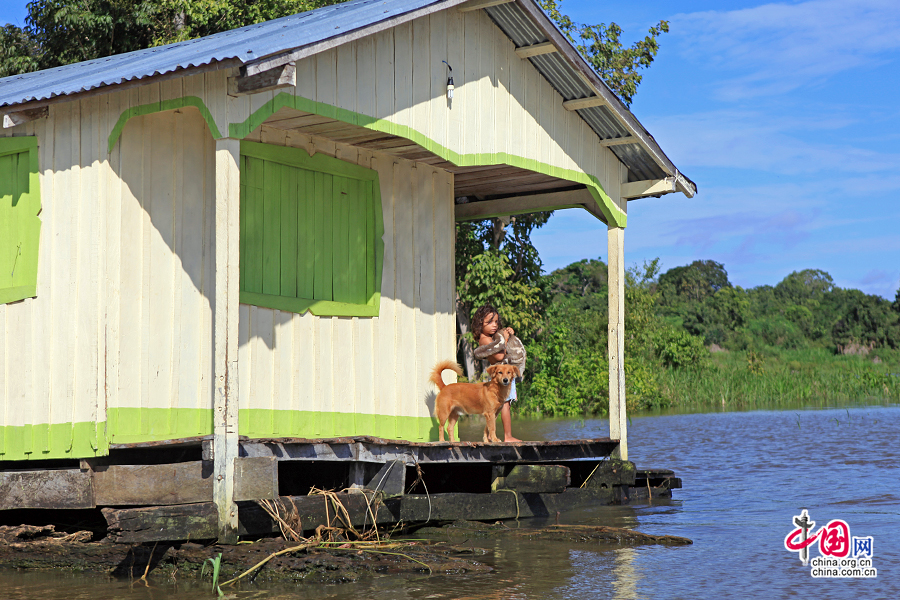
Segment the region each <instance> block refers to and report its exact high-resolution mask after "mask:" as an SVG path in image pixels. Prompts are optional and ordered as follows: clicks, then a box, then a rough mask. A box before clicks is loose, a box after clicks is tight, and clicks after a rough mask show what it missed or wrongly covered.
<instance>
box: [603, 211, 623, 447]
mask: <svg viewBox="0 0 900 600" xmlns="http://www.w3.org/2000/svg"><path fill="white" fill-rule="evenodd" d="M606 241H607V248H608V251H609V264H608V265H607V269H608V273H609V274H608V281H609V337H608V340H607V344H608V346H607V347H608V355H609V437H611V438H612V439H614V440H619V447H618V449H616V450H614V451H613V456H614V457H615V458H620V459H622V460H628V440H627V437H628V436H627V432H626V423H627V415H626V412H625V229H624V228H622V227H612V226H611V227H609V229H608V231H607V235H606Z"/></svg>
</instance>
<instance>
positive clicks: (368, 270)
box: [240, 141, 384, 317]
mask: <svg viewBox="0 0 900 600" xmlns="http://www.w3.org/2000/svg"><path fill="white" fill-rule="evenodd" d="M240 227H241V282H240V302H241V303H242V304H251V305H254V306H262V307H266V308H271V309H275V310H283V311H288V312H294V313H298V314H303V313H305V312H306V311H309V312H311V313H312V314H314V315H317V316H340V317H377V316H378V311H379V309H380V307H381V280H382V271H383V268H384V239H383V237H384V217H383V214H382V206H381V184H380V181H379V178H378V172H377V171H376V170H374V169H369V168H367V167H363V166H360V165H357V164H354V163H350V162H347V161H343V160H339V159H337V158H333V157H330V156H326V155H324V154H314V155H313V156H310V155H309V154H308V153H307V152H306V151H305V150H302V149H299V148H291V147H288V146H277V145H270V144H260V143H257V142H249V141H242V142H241V224H240ZM338 239H342V240H343V242H338ZM339 265H343V268H340V267H339Z"/></svg>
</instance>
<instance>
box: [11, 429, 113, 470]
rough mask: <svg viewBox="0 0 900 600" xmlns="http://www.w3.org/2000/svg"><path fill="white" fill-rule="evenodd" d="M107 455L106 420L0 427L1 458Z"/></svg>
mask: <svg viewBox="0 0 900 600" xmlns="http://www.w3.org/2000/svg"><path fill="white" fill-rule="evenodd" d="M107 454H109V441H108V440H107V439H106V423H93V422H83V423H54V424H52V425H47V424H41V425H18V426H16V425H10V426H6V427H0V461H5V460H42V459H49V458H88V457H91V456H105V455H107Z"/></svg>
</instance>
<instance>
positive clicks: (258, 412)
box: [238, 408, 438, 442]
mask: <svg viewBox="0 0 900 600" xmlns="http://www.w3.org/2000/svg"><path fill="white" fill-rule="evenodd" d="M238 421H239V423H240V425H239V427H238V429H239V431H240V434H241V435H246V436H248V437H251V438H263V437H299V438H330V437H343V436H353V435H371V436H375V437H381V438H388V439H396V440H407V441H410V442H431V441H434V440H437V439H438V428H437V421H435V420H434V419H433V418H431V417H393V416H387V415H365V414H356V413H340V412H314V411H305V410H304V411H299V410H268V409H257V408H248V409H244V410H241V411H239V413H238Z"/></svg>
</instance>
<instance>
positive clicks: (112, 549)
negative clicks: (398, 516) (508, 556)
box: [0, 521, 692, 584]
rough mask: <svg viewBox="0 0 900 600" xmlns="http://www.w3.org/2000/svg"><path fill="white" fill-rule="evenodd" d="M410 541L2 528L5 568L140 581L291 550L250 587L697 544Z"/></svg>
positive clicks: (560, 536) (611, 533)
mask: <svg viewBox="0 0 900 600" xmlns="http://www.w3.org/2000/svg"><path fill="white" fill-rule="evenodd" d="M405 537H406V538H408V539H394V540H390V541H389V543H387V544H385V545H382V546H376V545H366V546H360V545H354V544H352V543H344V544H342V543H340V542H336V543H331V544H330V545H328V544H325V545H317V546H316V547H313V548H303V549H299V550H295V551H290V550H289V549H291V548H297V547H298V546H300V543H298V542H294V541H286V540H284V539H282V538H267V539H262V540H257V541H255V542H241V543H240V544H238V545H236V546H224V545H218V544H199V543H191V542H185V543H176V544H172V543H159V544H154V543H145V544H136V545H128V544H117V543H112V542H109V541H99V542H94V541H91V539H92V535H91V533H90V532H87V531H83V532H76V533H61V532H57V531H55V530H54V528H53V526H52V525H48V526H43V527H35V526H21V527H0V568H6V569H53V570H61V569H65V570H70V571H76V572H93V573H103V574H108V575H111V576H114V577H123V578H134V579H137V578H141V577H143V576H145V575H146V577H147V578H160V577H165V578H170V577H178V578H200V577H201V576H202V572H203V571H204V564H206V565H207V567H206V575H205V577H206V578H209V577H210V575H209V571H210V569H209V564H208V563H209V559H215V558H217V557H218V556H219V555H220V554H221V569H220V576H219V581H226V580H228V579H231V578H233V577H236V576H237V575H239V574H241V573H243V572H245V571H247V570H249V569H251V568H252V567H254V566H255V565H257V564H258V563H260V562H261V561H263V560H264V559H266V558H268V557H270V556H271V555H273V554H276V553H279V552H282V551H285V550H288V551H287V552H285V553H284V554H282V555H279V556H275V557H274V558H271V560H269V561H268V562H266V564H265V565H264V566H263V567H262V568H260V569H259V570H258V571H255V572H254V573H253V574H252V575H251V576H249V577H247V578H245V579H244V581H247V582H252V581H255V582H266V581H271V582H285V581H297V582H301V581H302V582H309V583H329V584H334V583H347V582H353V581H358V580H359V579H360V578H363V577H368V576H378V575H385V574H402V573H409V574H411V573H418V574H427V573H432V574H444V575H446V574H458V575H463V574H474V573H486V572H489V571H491V567H489V566H488V565H486V564H485V563H484V562H483V561H485V560H487V559H489V558H490V556H489V555H490V551H489V550H485V549H483V548H478V547H476V545H473V544H472V543H471V540H475V539H487V538H515V539H518V540H522V541H534V542H538V543H540V542H545V541H555V542H565V543H569V544H610V545H641V544H664V545H686V544H691V543H692V542H691V540H689V539H687V538H681V537H676V536H668V535H648V534H645V533H640V532H637V531H632V530H630V529H622V528H617V527H602V526H588V525H554V526H550V527H542V528H537V529H530V528H524V527H523V528H516V527H515V526H511V525H508V524H506V523H503V522H497V523H494V524H486V523H481V522H476V521H456V522H453V523H451V524H449V525H445V526H443V527H423V528H420V529H418V530H417V531H415V532H414V533H412V534H409V535H407V536H405ZM409 538H415V539H409ZM342 546H343V547H342Z"/></svg>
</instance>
